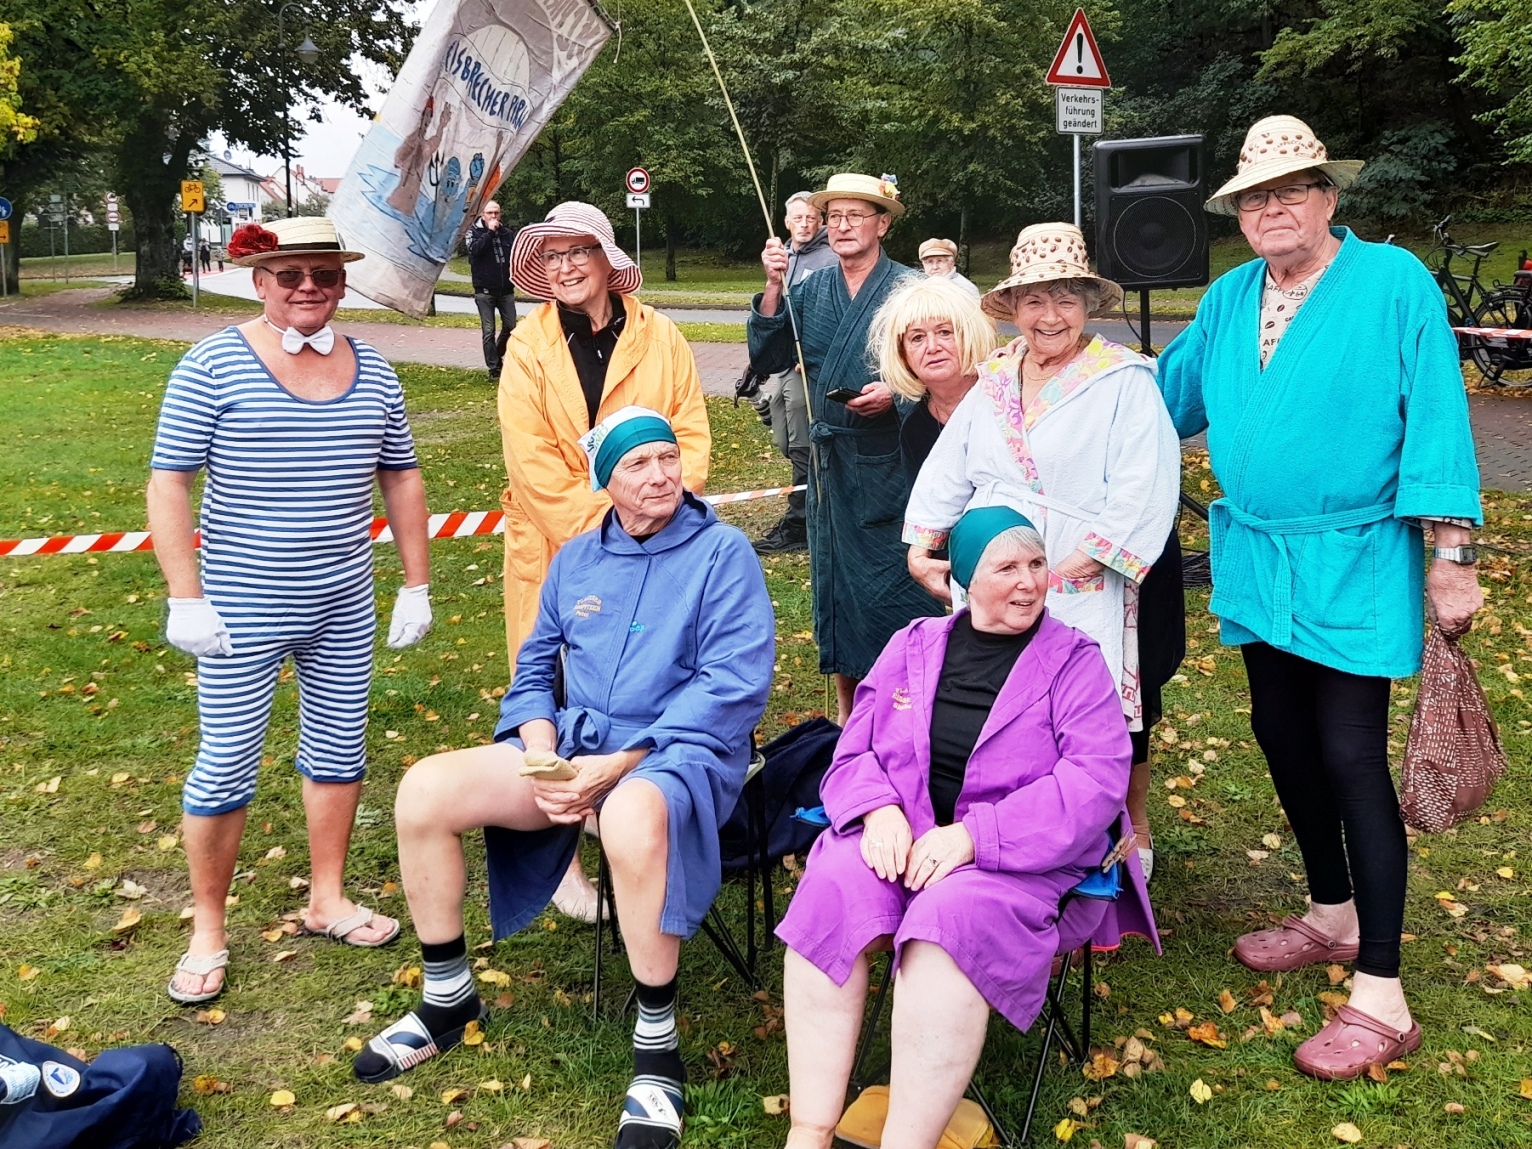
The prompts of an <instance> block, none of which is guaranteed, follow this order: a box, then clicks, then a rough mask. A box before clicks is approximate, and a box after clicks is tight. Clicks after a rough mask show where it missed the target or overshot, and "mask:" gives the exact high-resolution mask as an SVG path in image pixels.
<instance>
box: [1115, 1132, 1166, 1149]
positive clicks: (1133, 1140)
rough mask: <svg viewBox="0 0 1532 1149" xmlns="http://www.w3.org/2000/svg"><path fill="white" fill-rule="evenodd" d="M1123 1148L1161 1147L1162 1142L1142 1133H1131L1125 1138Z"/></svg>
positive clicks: (1151, 1148)
mask: <svg viewBox="0 0 1532 1149" xmlns="http://www.w3.org/2000/svg"><path fill="white" fill-rule="evenodd" d="M1122 1149H1160V1143H1159V1142H1158V1141H1156V1140H1154V1138H1152V1137H1145V1136H1144V1135H1143V1134H1141V1133H1129V1134H1128V1135H1127V1136H1126V1137H1124V1138H1123V1143H1122Z"/></svg>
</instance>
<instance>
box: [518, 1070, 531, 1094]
mask: <svg viewBox="0 0 1532 1149" xmlns="http://www.w3.org/2000/svg"><path fill="white" fill-rule="evenodd" d="M531 1088H532V1075H531V1074H530V1073H529V1074H527V1075H526V1076H525V1077H523V1078H522V1079H521V1091H522V1092H523V1093H525V1092H527V1091H528V1090H529V1089H531Z"/></svg>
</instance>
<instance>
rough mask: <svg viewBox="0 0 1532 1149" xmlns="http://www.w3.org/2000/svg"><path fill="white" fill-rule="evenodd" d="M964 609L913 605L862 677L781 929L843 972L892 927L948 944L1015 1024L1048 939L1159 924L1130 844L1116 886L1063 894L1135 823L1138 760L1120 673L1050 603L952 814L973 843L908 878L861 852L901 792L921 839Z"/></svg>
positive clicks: (1039, 987) (1021, 1025) (1039, 990)
mask: <svg viewBox="0 0 1532 1149" xmlns="http://www.w3.org/2000/svg"><path fill="white" fill-rule="evenodd" d="M956 617H957V616H955V615H954V616H952V617H948V618H921V619H916V620H915V621H914V622H912V623H911V624H910V625H909V626H907V627H905V628H904V629H903V630H901V631H899V632H898V633H897V634H895V635H894V637H893V638H892V639H890V640H889V643H888V646H887V647H886V648H884V651H883V653H882V654H881V655H880V656H879V657H878V661H877V663H876V664H875V665H874V666H873V668H872V672H871V673H870V674H869V675H868V676H867V678H866V679H865V680H864V681H863V682H862V684H861V685H860V686H858V687H857V691H856V703H855V706H854V708H853V709H852V712H851V718H850V720H849V721H848V722H847V723H846V729H845V732H844V733H843V734H842V735H841V738H840V744H839V746H838V747H837V748H836V751H835V761H834V763H833V764H832V765H831V767H830V770H829V773H827V774H826V775H825V779H824V784H823V787H822V789H821V794H822V796H823V798H824V804H825V812H826V813H827V814H828V815H829V817H830V828H829V829H828V830H826V831H825V832H824V834H822V835H821V836H820V838H819V841H818V842H817V843H815V845H814V849H813V852H812V853H810V854H809V860H808V864H807V867H806V869H805V872H804V876H803V881H802V882H801V883H800V884H799V886H798V890H797V892H796V893H795V894H794V896H793V901H792V905H791V906H790V908H789V909H788V912H787V915H786V917H785V918H784V919H783V920H782V924H781V926H780V928H779V929H778V930H777V936H778V937H780V938H781V939H782V941H783V942H785V943H786V944H787V945H788V946H789V947H791V948H792V949H794V950H796V951H797V952H798V953H799V954H801V955H803V956H804V957H805V958H807V959H808V960H809V961H810V962H812V963H813V964H814V965H815V966H817V967H818V968H819V969H821V970H823V971H824V972H825V973H826V974H827V975H828V976H829V977H830V978H831V980H833V981H834V982H835V983H836V984H837V985H844V984H845V981H846V978H847V977H848V976H849V975H850V972H851V968H852V966H853V964H854V963H855V961H856V958H857V955H858V954H860V953H861V952H862V951H863V950H864V949H866V948H867V946H868V945H869V944H870V943H871V942H872V941H873V940H874V939H876V938H878V937H881V936H884V935H892V936H893V938H894V948H895V953H896V954H897V953H898V951H899V950H900V948H901V947H902V946H903V945H904V943H905V942H907V941H913V940H918V941H928V942H933V943H935V944H936V945H939V946H941V947H942V949H944V950H945V951H946V952H947V953H948V954H950V955H951V957H952V959H953V960H954V961H955V962H957V964H958V967H959V968H960V969H961V970H962V971H963V973H964V974H966V975H967V977H968V979H969V980H970V981H972V982H973V984H974V986H975V987H976V988H977V989H978V990H979V992H980V993H982V994H983V995H984V999H985V1000H986V1001H988V1002H989V1004H990V1005H991V1006H992V1007H993V1008H994V1009H996V1010H998V1011H999V1012H1000V1013H1001V1014H1003V1015H1004V1016H1005V1017H1006V1019H1007V1020H1008V1021H1010V1022H1011V1024H1013V1025H1015V1026H1016V1027H1017V1028H1018V1029H1026V1028H1027V1027H1028V1026H1029V1025H1031V1024H1032V1021H1033V1019H1034V1018H1036V1017H1037V1014H1038V1012H1039V1011H1040V1010H1041V1008H1042V1004H1043V998H1044V995H1045V993H1046V988H1047V982H1048V970H1049V966H1050V965H1051V963H1052V961H1053V957H1054V955H1055V954H1057V953H1059V952H1060V951H1063V950H1071V949H1074V948H1076V947H1077V946H1079V945H1081V944H1083V943H1084V942H1086V941H1087V940H1089V941H1091V942H1093V943H1094V944H1095V945H1097V946H1103V947H1114V946H1115V945H1116V944H1117V942H1118V940H1119V938H1120V937H1121V935H1122V934H1124V933H1140V934H1143V935H1144V936H1145V937H1147V938H1149V939H1150V941H1151V942H1152V943H1153V944H1154V946H1155V948H1156V949H1158V947H1159V940H1158V937H1157V935H1156V934H1155V930H1154V917H1153V913H1152V911H1151V910H1150V908H1149V895H1148V892H1147V891H1146V889H1145V888H1144V879H1143V872H1142V871H1141V870H1140V869H1139V866H1138V855H1137V853H1136V852H1134V853H1130V854H1129V855H1128V860H1127V863H1126V866H1125V867H1124V869H1125V873H1126V876H1127V882H1126V885H1125V888H1124V890H1123V892H1122V895H1121V897H1120V898H1119V899H1118V900H1117V901H1116V902H1103V901H1096V900H1089V901H1088V900H1085V899H1075V900H1074V901H1073V902H1072V903H1071V904H1070V906H1069V908H1068V910H1067V911H1066V913H1065V916H1064V920H1063V922H1062V923H1061V922H1060V920H1059V912H1058V907H1059V900H1060V899H1061V898H1062V897H1063V896H1064V895H1065V894H1066V893H1067V892H1068V891H1069V890H1071V889H1072V888H1074V886H1075V885H1077V884H1078V883H1079V882H1080V880H1081V879H1082V878H1084V877H1085V876H1086V875H1087V874H1088V873H1090V871H1091V870H1093V869H1096V868H1098V867H1099V865H1100V863H1101V860H1102V859H1103V858H1104V857H1105V856H1106V854H1107V852H1108V851H1109V850H1110V848H1111V845H1112V844H1113V843H1114V842H1116V841H1117V840H1118V838H1119V837H1120V836H1121V835H1122V834H1123V833H1125V832H1127V830H1128V827H1129V826H1130V825H1131V823H1130V822H1129V821H1128V818H1127V811H1126V810H1125V809H1124V807H1123V799H1124V798H1125V797H1126V796H1127V793H1128V770H1129V767H1130V764H1131V761H1132V751H1131V746H1130V744H1129V741H1128V732H1127V728H1126V727H1125V726H1124V725H1123V721H1122V707H1121V705H1120V704H1119V702H1118V698H1117V688H1116V685H1115V684H1114V683H1113V681H1112V676H1111V674H1110V673H1109V672H1108V671H1107V667H1106V663H1105V661H1104V660H1103V659H1102V657H1101V652H1100V650H1099V649H1098V648H1097V646H1096V644H1095V642H1094V641H1092V640H1091V639H1090V638H1089V637H1087V636H1086V635H1085V634H1083V633H1081V632H1080V631H1078V630H1075V629H1073V628H1072V627H1069V626H1065V625H1064V624H1063V623H1061V622H1059V621H1057V620H1056V619H1054V618H1052V617H1045V618H1044V619H1043V621H1042V625H1041V626H1039V627H1038V630H1037V634H1036V635H1034V636H1033V638H1032V641H1031V643H1030V644H1029V645H1028V646H1027V648H1026V650H1025V651H1023V652H1022V655H1021V657H1020V658H1019V659H1017V660H1016V665H1015V667H1014V668H1013V669H1012V670H1011V674H1010V677H1009V678H1007V679H1006V682H1005V685H1004V686H1003V687H1002V688H1001V690H1000V693H999V695H998V696H997V697H996V699H995V705H994V709H993V710H991V711H990V715H989V718H988V720H987V721H986V722H985V724H984V728H983V730H982V731H981V732H980V734H979V741H978V743H977V744H976V745H975V746H974V750H973V754H972V755H971V756H970V758H969V760H968V770H967V773H966V774H965V776H964V778H963V788H962V791H961V792H960V794H959V795H958V800H957V806H956V810H955V817H956V819H957V820H958V821H961V822H962V824H963V825H964V826H965V827H967V829H968V833H969V834H970V835H971V836H972V838H973V842H974V860H973V861H972V862H971V863H969V864H968V865H966V866H962V867H960V868H958V869H956V870H954V871H953V872H952V873H951V874H949V875H948V876H947V877H946V878H944V879H942V880H941V881H940V882H937V883H936V884H935V885H934V886H930V887H928V888H927V889H925V890H922V891H920V892H918V893H915V894H911V893H910V892H909V891H908V890H906V889H905V888H904V886H903V885H902V884H900V883H899V882H885V881H882V880H881V879H880V878H879V877H878V875H877V874H876V873H874V872H873V870H872V869H871V868H870V867H869V866H868V865H867V863H866V862H864V861H863V860H862V856H861V838H862V817H863V815H865V814H868V813H871V812H872V811H873V810H876V809H878V808H880V807H882V806H888V805H896V806H898V807H899V808H900V809H902V810H903V811H904V815H905V817H906V818H908V819H909V822H910V830H911V831H912V833H913V834H914V836H915V838H917V839H918V838H919V837H920V836H921V835H922V834H924V833H926V832H927V831H928V830H931V829H932V828H934V827H935V825H936V816H935V814H934V813H933V811H932V808H931V795H930V773H931V708H932V703H933V701H934V699H935V696H936V683H937V679H938V678H939V676H940V674H941V669H942V660H943V659H944V658H945V656H946V651H947V635H948V633H949V632H950V631H951V629H952V624H953V621H954V619H955V618H956Z"/></svg>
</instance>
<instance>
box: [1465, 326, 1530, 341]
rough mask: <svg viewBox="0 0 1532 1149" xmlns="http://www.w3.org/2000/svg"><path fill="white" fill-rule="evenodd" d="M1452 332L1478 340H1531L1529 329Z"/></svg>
mask: <svg viewBox="0 0 1532 1149" xmlns="http://www.w3.org/2000/svg"><path fill="white" fill-rule="evenodd" d="M1452 330H1454V331H1456V332H1457V333H1458V334H1459V335H1476V336H1478V337H1479V338H1480V339H1532V328H1529V327H1454V328H1453V329H1452Z"/></svg>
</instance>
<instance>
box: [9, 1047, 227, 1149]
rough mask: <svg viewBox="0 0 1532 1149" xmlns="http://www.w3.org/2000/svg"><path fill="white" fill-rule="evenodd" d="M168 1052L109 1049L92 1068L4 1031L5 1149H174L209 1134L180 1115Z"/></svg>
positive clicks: (176, 1058) (175, 1072) (176, 1059)
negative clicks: (196, 1137)
mask: <svg viewBox="0 0 1532 1149" xmlns="http://www.w3.org/2000/svg"><path fill="white" fill-rule="evenodd" d="M180 1089H181V1058H180V1055H179V1054H177V1053H176V1051H175V1050H174V1049H172V1048H171V1047H170V1046H168V1045H134V1046H130V1047H127V1048H123V1049H108V1050H105V1051H103V1052H102V1053H101V1055H100V1056H99V1057H97V1058H96V1059H95V1060H94V1061H92V1062H90V1063H88V1064H87V1063H86V1062H83V1061H81V1060H79V1058H76V1057H71V1056H70V1055H69V1054H67V1053H65V1052H64V1051H63V1050H62V1049H55V1048H54V1047H53V1046H51V1045H44V1044H43V1043H42V1042H40V1041H33V1040H31V1039H30V1038H26V1037H22V1036H21V1035H20V1034H18V1033H17V1032H16V1031H15V1030H13V1029H10V1028H9V1027H7V1026H4V1025H0V1149H175V1146H177V1145H181V1144H184V1143H185V1142H187V1141H190V1140H191V1139H192V1138H193V1137H195V1136H197V1134H199V1133H201V1132H202V1120H201V1119H200V1118H199V1117H198V1116H197V1114H196V1113H195V1112H194V1111H192V1110H190V1109H177V1108H176V1094H177V1093H179V1092H180Z"/></svg>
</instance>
